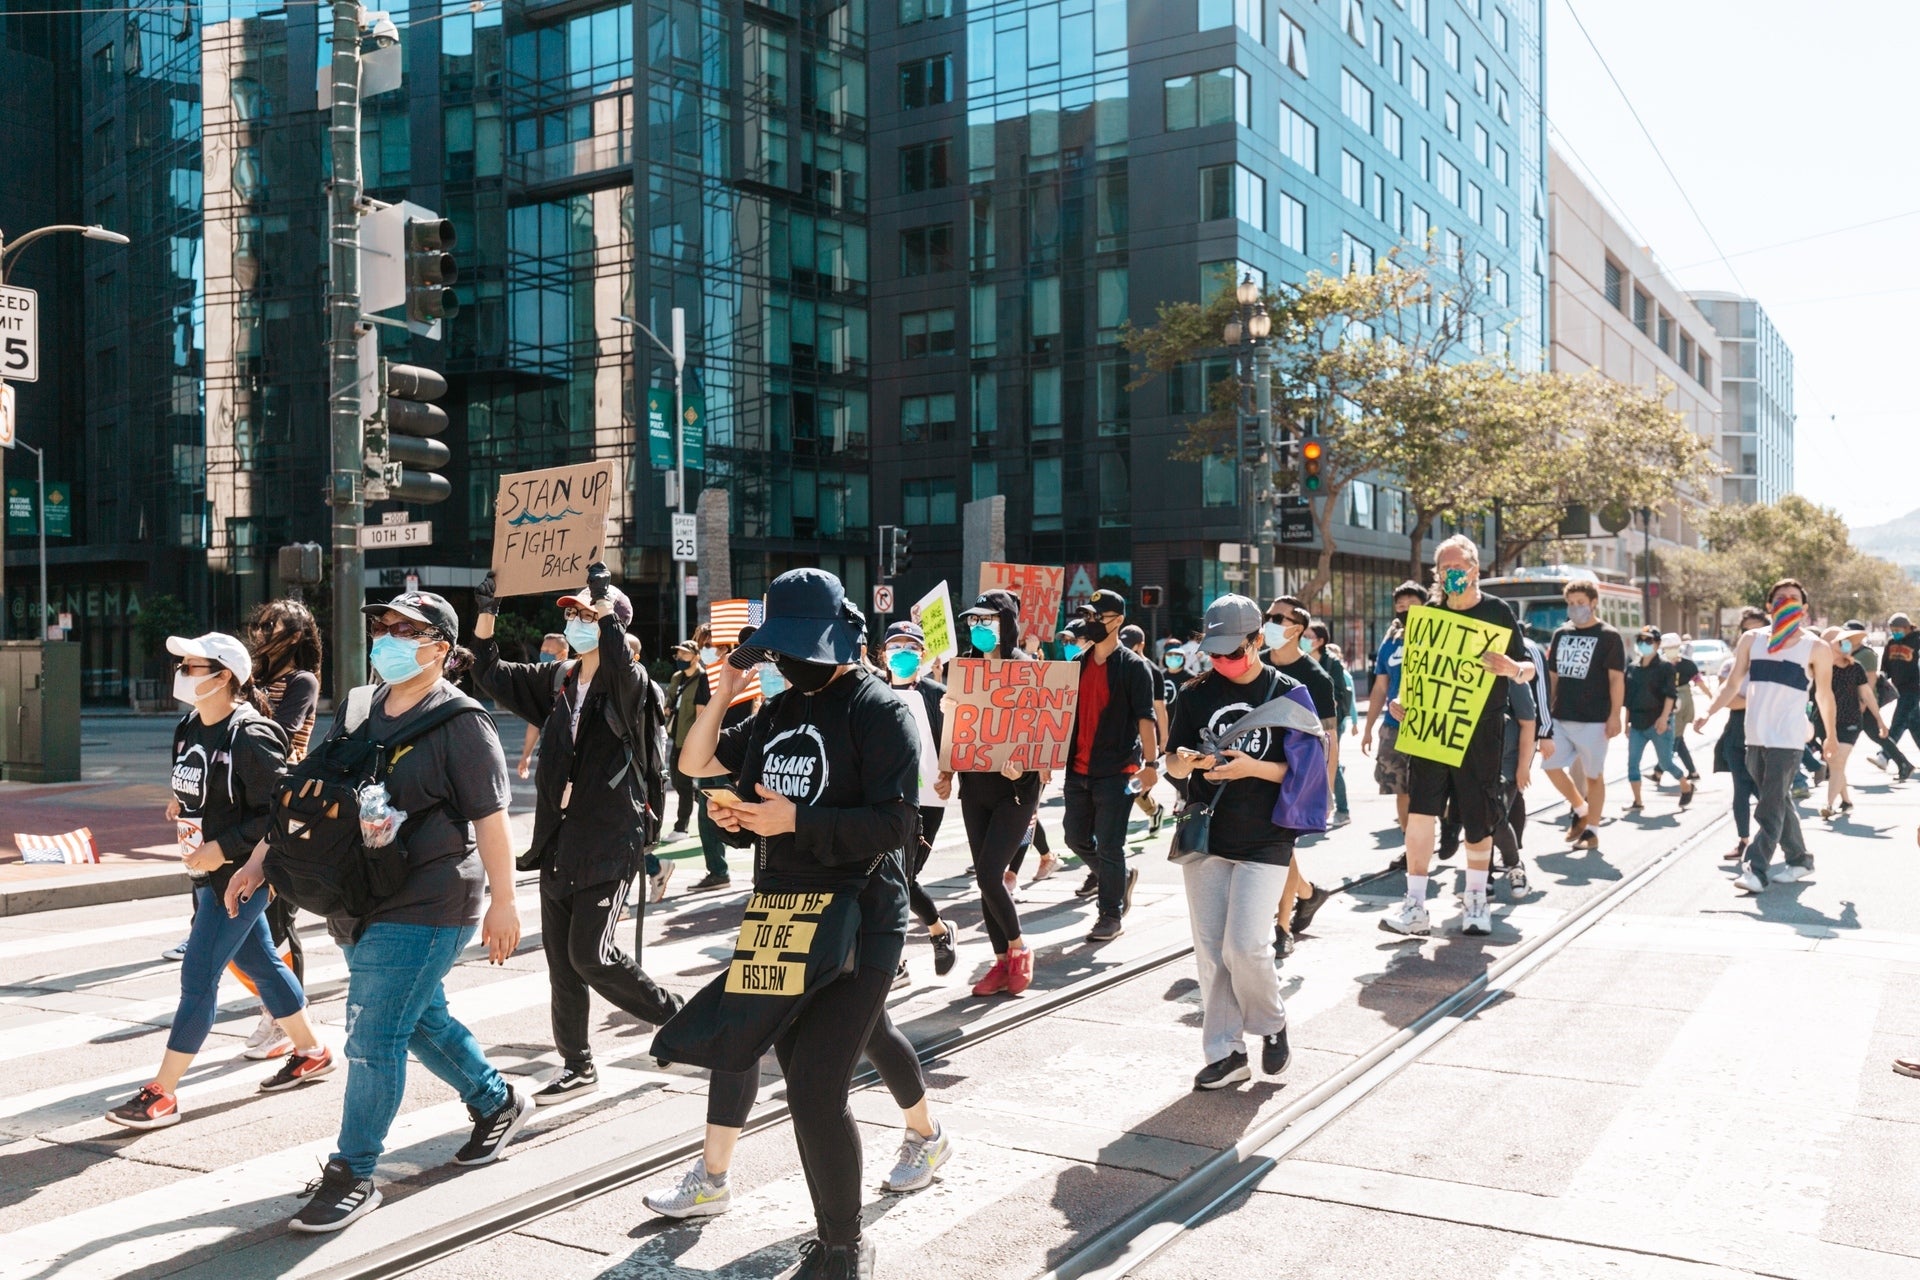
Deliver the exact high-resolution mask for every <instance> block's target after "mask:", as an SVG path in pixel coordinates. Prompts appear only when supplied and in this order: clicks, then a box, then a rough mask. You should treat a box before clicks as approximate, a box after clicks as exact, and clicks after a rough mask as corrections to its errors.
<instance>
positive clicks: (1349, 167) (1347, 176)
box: [1340, 151, 1367, 205]
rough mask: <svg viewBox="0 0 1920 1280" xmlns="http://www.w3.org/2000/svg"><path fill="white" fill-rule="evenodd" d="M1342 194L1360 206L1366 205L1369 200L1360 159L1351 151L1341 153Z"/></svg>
mask: <svg viewBox="0 0 1920 1280" xmlns="http://www.w3.org/2000/svg"><path fill="white" fill-rule="evenodd" d="M1340 194H1341V195H1343V196H1345V197H1346V198H1347V199H1349V200H1351V201H1353V203H1355V204H1358V205H1364V204H1365V203H1366V200H1367V195H1366V179H1365V177H1364V176H1363V174H1362V170H1361V165H1360V158H1359V157H1358V156H1356V155H1354V154H1353V152H1351V151H1342V152H1341V153H1340Z"/></svg>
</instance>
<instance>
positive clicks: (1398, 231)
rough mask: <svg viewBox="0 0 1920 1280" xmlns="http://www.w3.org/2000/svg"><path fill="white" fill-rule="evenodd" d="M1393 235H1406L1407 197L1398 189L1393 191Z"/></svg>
mask: <svg viewBox="0 0 1920 1280" xmlns="http://www.w3.org/2000/svg"><path fill="white" fill-rule="evenodd" d="M1393 234H1395V235H1397V236H1404V235H1406V234H1407V197H1406V195H1405V194H1404V193H1402V192H1401V190H1400V188H1398V187H1395V188H1394V189H1393Z"/></svg>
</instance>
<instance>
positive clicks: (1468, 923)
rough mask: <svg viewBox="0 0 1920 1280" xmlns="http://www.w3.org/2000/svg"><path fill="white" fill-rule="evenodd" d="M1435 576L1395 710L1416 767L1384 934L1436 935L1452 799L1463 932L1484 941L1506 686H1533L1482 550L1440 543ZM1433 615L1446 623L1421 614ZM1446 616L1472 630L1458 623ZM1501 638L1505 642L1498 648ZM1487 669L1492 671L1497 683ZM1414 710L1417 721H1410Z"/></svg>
mask: <svg viewBox="0 0 1920 1280" xmlns="http://www.w3.org/2000/svg"><path fill="white" fill-rule="evenodd" d="M1433 568H1434V577H1435V579H1436V597H1437V600H1436V604H1435V605H1434V606H1433V607H1432V610H1428V609H1416V610H1414V611H1413V612H1412V613H1410V614H1409V615H1408V623H1407V651H1406V659H1405V661H1404V663H1403V665H1402V667H1401V675H1400V697H1399V698H1398V699H1396V700H1395V701H1394V704H1393V706H1392V707H1391V708H1390V709H1391V710H1392V712H1393V714H1394V717H1395V718H1396V719H1398V720H1399V721H1400V723H1401V730H1400V736H1399V738H1398V739H1397V745H1398V746H1399V747H1400V749H1401V750H1402V751H1404V752H1406V753H1407V754H1408V755H1409V756H1411V757H1413V762H1412V765H1411V767H1410V768H1409V770H1408V777H1407V782H1408V791H1409V795H1410V799H1409V801H1408V805H1407V809H1408V816H1407V893H1406V897H1405V898H1404V899H1403V900H1402V901H1401V903H1400V906H1399V907H1398V908H1397V909H1396V910H1395V911H1393V912H1392V913H1391V914H1389V915H1388V916H1387V917H1386V918H1385V919H1383V920H1381V922H1380V927H1381V928H1383V929H1387V930H1389V931H1390V932H1393V933H1401V934H1410V935H1413V936H1417V937H1424V936H1426V934H1427V933H1428V931H1429V930H1430V928H1431V925H1430V924H1429V921H1428V918H1427V902H1426V898H1427V872H1428V869H1429V868H1430V867H1431V866H1432V865H1433V847H1434V838H1435V835H1436V833H1437V828H1438V826H1439V822H1440V816H1441V815H1442V814H1444V813H1445V812H1446V811H1447V803H1448V801H1449V800H1451V801H1452V802H1453V803H1454V805H1455V807H1456V811H1457V812H1458V814H1459V816H1460V825H1461V828H1462V834H1463V835H1464V836H1465V837H1466V845H1467V892H1466V899H1465V911H1464V913H1463V914H1462V917H1461V932H1462V933H1466V934H1470V935H1476V936H1478V935H1485V934H1488V933H1491V932H1492V931H1493V915H1492V911H1491V909H1490V908H1489V907H1488V905H1487V879H1488V876H1489V874H1490V873H1491V870H1492V866H1493V832H1494V827H1495V825H1496V824H1497V823H1498V822H1499V821H1500V818H1501V805H1502V797H1503V794H1504V790H1505V788H1504V785H1503V782H1502V778H1501V756H1502V754H1503V751H1504V747H1505V741H1504V739H1505V726H1506V718H1507V717H1506V710H1507V692H1506V682H1507V681H1509V680H1521V681H1531V680H1532V679H1533V675H1534V666H1533V660H1532V655H1531V654H1530V653H1529V652H1528V650H1527V646H1526V640H1525V638H1524V637H1523V636H1522V634H1521V632H1520V625H1519V623H1518V621H1517V620H1516V619H1515V618H1514V616H1513V609H1512V608H1511V607H1510V606H1509V605H1508V604H1507V603H1506V602H1505V601H1504V600H1499V599H1496V598H1495V597H1493V596H1489V595H1483V594H1481V591H1480V548H1479V547H1478V546H1476V545H1475V544H1474V541H1473V539H1471V538H1469V537H1466V536H1464V535H1462V534H1455V535H1454V536H1453V537H1451V538H1448V539H1447V540H1446V541H1445V542H1442V543H1441V544H1440V545H1439V547H1437V548H1436V549H1435V551H1434V557H1433ZM1429 612H1437V613H1438V614H1439V616H1437V617H1431V618H1423V617H1422V616H1421V615H1423V614H1426V613H1429ZM1449 615H1457V616H1458V618H1459V619H1460V620H1461V621H1462V622H1464V623H1466V624H1467V625H1454V622H1453V619H1452V617H1450V616H1449ZM1503 633H1504V637H1505V640H1504V643H1503V644H1501V645H1500V646H1498V647H1496V646H1495V644H1494V641H1495V640H1496V639H1497V638H1498V637H1500V636H1501V635H1502V634H1503ZM1482 670H1484V671H1485V672H1488V673H1491V678H1490V683H1487V681H1486V679H1485V678H1483V677H1482V675H1481V671H1482ZM1483 685H1484V687H1483ZM1475 693H1479V694H1481V695H1482V698H1483V700H1482V701H1481V702H1480V705H1479V706H1478V708H1477V709H1475V708H1473V707H1472V705H1471V704H1472V701H1473V696H1474V694H1475ZM1409 706H1411V707H1413V708H1414V709H1415V711H1416V714H1414V715H1408V714H1407V708H1408V707H1409Z"/></svg>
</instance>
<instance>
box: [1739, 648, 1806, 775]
mask: <svg viewBox="0 0 1920 1280" xmlns="http://www.w3.org/2000/svg"><path fill="white" fill-rule="evenodd" d="M1743 643H1745V644H1746V646H1747V680H1746V698H1747V745H1748V746H1750V747H1773V748H1775V749H1790V750H1795V751H1797V750H1799V749H1800V748H1801V747H1804V746H1806V745H1807V741H1808V739H1810V738H1812V737H1813V724H1812V722H1811V721H1809V720H1808V719H1807V699H1808V698H1809V697H1810V696H1811V691H1812V688H1813V682H1812V680H1811V679H1809V677H1808V675H1807V666H1808V664H1809V663H1810V662H1812V661H1813V646H1814V644H1815V643H1816V641H1815V640H1814V637H1813V636H1812V635H1811V634H1810V633H1808V632H1806V631H1802V632H1801V633H1800V634H1799V635H1797V636H1795V637H1794V638H1793V639H1792V640H1789V641H1788V642H1787V644H1786V646H1785V647H1784V648H1783V649H1781V651H1780V652H1779V653H1768V652H1767V633H1766V632H1765V631H1764V630H1756V631H1749V632H1748V633H1747V635H1746V637H1745V639H1744V641H1743Z"/></svg>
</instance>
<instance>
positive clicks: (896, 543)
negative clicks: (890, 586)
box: [887, 525, 913, 578]
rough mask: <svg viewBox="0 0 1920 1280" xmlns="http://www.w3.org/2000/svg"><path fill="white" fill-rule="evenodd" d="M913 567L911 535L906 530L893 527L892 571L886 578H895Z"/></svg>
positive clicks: (896, 526)
mask: <svg viewBox="0 0 1920 1280" xmlns="http://www.w3.org/2000/svg"><path fill="white" fill-rule="evenodd" d="M912 567H913V534H912V533H911V532H910V531H909V530H906V529H902V528H900V527H899V526H898V525H895V526H894V530H893V570H892V572H890V573H889V574H888V575H887V576H888V577H890V578H897V577H899V576H900V575H901V574H902V573H905V572H906V571H907V570H908V569H911V568H912Z"/></svg>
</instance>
